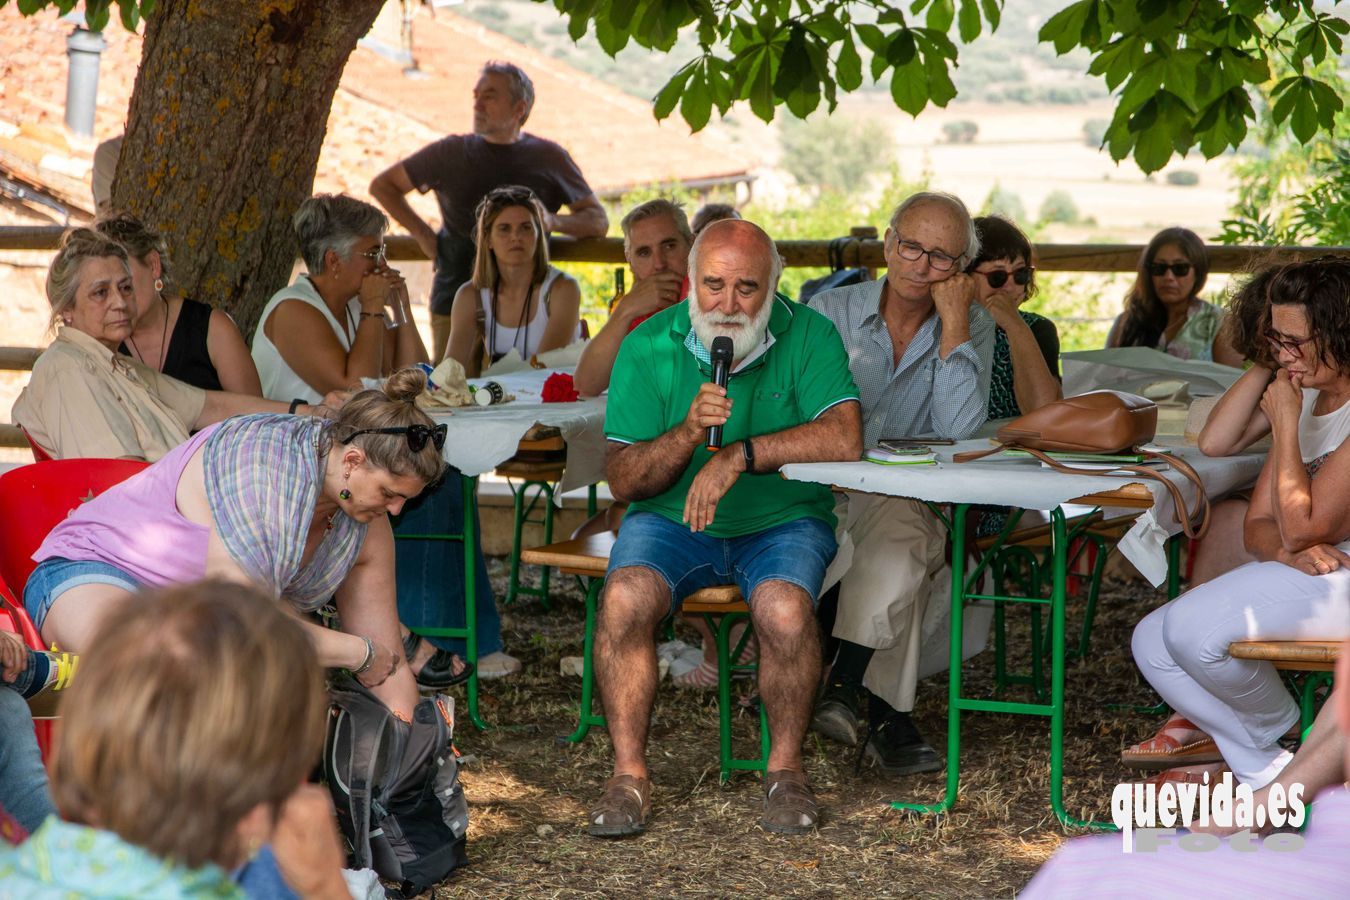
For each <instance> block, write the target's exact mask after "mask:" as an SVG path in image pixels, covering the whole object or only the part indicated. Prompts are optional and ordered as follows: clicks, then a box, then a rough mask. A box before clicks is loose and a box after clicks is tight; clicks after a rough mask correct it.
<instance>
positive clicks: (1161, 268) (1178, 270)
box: [1148, 262, 1191, 278]
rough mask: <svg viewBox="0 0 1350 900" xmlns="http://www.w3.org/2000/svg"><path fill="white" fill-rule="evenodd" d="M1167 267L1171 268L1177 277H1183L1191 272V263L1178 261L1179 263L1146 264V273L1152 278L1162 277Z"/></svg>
mask: <svg viewBox="0 0 1350 900" xmlns="http://www.w3.org/2000/svg"><path fill="white" fill-rule="evenodd" d="M1168 269H1171V270H1172V274H1173V275H1175V276H1177V277H1178V278H1185V277H1186V276H1187V275H1189V274H1190V273H1191V264H1190V263H1188V262H1179V263H1160V262H1155V263H1149V264H1148V274H1150V275H1152V276H1153V277H1154V278H1161V277H1163V276H1164V275H1166V274H1167V270H1168Z"/></svg>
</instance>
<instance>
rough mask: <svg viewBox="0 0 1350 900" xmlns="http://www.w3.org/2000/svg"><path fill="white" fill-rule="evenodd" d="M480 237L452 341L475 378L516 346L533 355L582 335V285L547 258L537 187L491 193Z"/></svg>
mask: <svg viewBox="0 0 1350 900" xmlns="http://www.w3.org/2000/svg"><path fill="white" fill-rule="evenodd" d="M474 243H475V244H476V245H477V251H476V253H477V255H476V257H475V258H474V266H473V280H472V281H469V282H466V283H465V284H464V285H463V286H461V287H460V289H459V291H458V292H457V293H456V294H455V303H454V306H453V307H451V310H450V342H449V344H448V345H447V346H446V355H447V356H450V357H452V358H453V359H455V360H458V361H459V363H460V364H461V365H462V366H464V371H465V372H466V373H468V375H469V376H470V377H474V376H476V375H479V374H480V373H481V372H482V371H483V370H484V369H486V368H487V366H488V365H491V364H492V363H494V362H496V361H497V360H499V359H501V358H502V357H503V356H505V355H506V354H507V353H509V352H510V351H511V350H512V349H515V351H516V352H517V353H519V354H520V357H521V359H526V360H528V359H529V358H530V357H532V356H536V355H537V354H540V353H544V352H546V351H549V350H556V349H558V348H559V347H565V346H567V345H568V344H570V343H572V342H573V341H575V340H576V339H577V338H578V337H580V335H581V331H580V329H581V288H580V287H578V286H577V282H576V279H574V278H572V277H571V276H570V275H565V274H563V273H562V272H561V271H559V270H558V269H555V268H553V267H552V266H550V265H549V263H548V231H547V229H546V228H545V227H544V208H543V206H542V205H541V204H540V203H539V200H538V198H536V197H535V196H534V192H533V191H531V190H530V189H529V188H525V187H520V186H518V185H511V186H508V187H500V188H497V189H496V190H494V191H492V192H491V193H489V194H488V195H487V196H486V197H484V198H483V202H481V203H479V204H478V224H477V226H476V227H475V228H474ZM484 354H486V356H487V365H484V363H483V355H484Z"/></svg>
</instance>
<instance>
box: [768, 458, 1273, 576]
mask: <svg viewBox="0 0 1350 900" xmlns="http://www.w3.org/2000/svg"><path fill="white" fill-rule="evenodd" d="M1158 443H1159V444H1161V445H1163V446H1168V447H1171V448H1173V449H1174V450H1175V451H1176V452H1177V453H1178V454H1179V455H1180V456H1181V457H1182V458H1184V459H1185V460H1186V461H1187V462H1189V463H1190V464H1191V465H1192V466H1193V467H1194V468H1195V470H1196V473H1197V474H1198V475H1199V476H1200V480H1201V481H1202V482H1203V483H1204V485H1205V489H1206V491H1207V492H1208V494H1209V496H1210V497H1211V498H1220V497H1223V496H1224V495H1225V494H1228V493H1230V492H1232V491H1234V490H1237V489H1240V488H1243V487H1246V486H1248V485H1250V484H1251V483H1252V482H1253V481H1255V480H1256V476H1257V475H1258V474H1259V473H1260V471H1261V465H1262V463H1263V462H1264V460H1265V457H1264V455H1263V454H1260V453H1245V454H1241V455H1239V456H1229V457H1221V458H1211V457H1208V456H1205V455H1204V454H1202V453H1201V452H1200V451H1199V450H1198V449H1197V448H1195V447H1193V446H1190V445H1188V444H1186V443H1184V442H1182V441H1180V440H1175V439H1171V440H1169V439H1162V440H1159V441H1158ZM988 446H989V442H988V441H987V440H971V441H961V442H959V443H958V444H957V445H956V446H954V447H939V448H937V452H938V459H939V462H938V464H937V465H934V466H883V465H878V464H877V463H870V462H854V463H794V464H791V465H787V466H784V467H783V470H782V472H783V475H784V477H786V478H791V479H794V480H796V481H813V482H818V483H820V484H829V485H838V486H839V487H841V488H845V489H847V490H856V491H866V492H869V493H874V494H891V495H893V496H898V497H913V498H914V499H916V500H927V501H929V502H933V503H983V504H989V505H991V506H1015V507H1019V508H1021V509H1041V510H1048V509H1053V508H1055V507H1057V506H1060V505H1062V504H1064V503H1066V502H1067V501H1069V500H1072V499H1074V498H1076V497H1082V496H1085V495H1088V494H1096V493H1100V492H1102V491H1112V490H1117V489H1119V488H1122V487H1124V486H1125V485H1128V484H1140V483H1142V484H1143V485H1144V486H1145V487H1147V488H1148V490H1149V493H1151V494H1152V495H1153V507H1152V508H1151V509H1148V510H1145V511H1144V513H1143V514H1142V515H1140V517H1139V519H1138V521H1136V522H1135V524H1134V527H1133V528H1131V529H1130V531H1129V532H1128V533H1127V534H1126V535H1125V536H1124V537H1123V538H1122V539H1121V541H1120V544H1119V548H1120V551H1121V553H1123V554H1124V555H1125V557H1126V558H1127V559H1129V560H1130V562H1132V563H1134V565H1135V567H1136V568H1137V569H1138V570H1139V571H1140V573H1141V574H1142V575H1144V577H1146V578H1148V579H1149V581H1151V582H1152V583H1153V584H1154V585H1155V586H1156V585H1160V584H1162V583H1163V581H1164V580H1165V579H1166V578H1167V551H1166V541H1167V538H1168V537H1169V536H1170V535H1173V534H1176V533H1177V532H1179V531H1180V530H1181V525H1180V523H1179V522H1177V520H1176V516H1175V515H1174V513H1175V510H1174V508H1173V504H1172V497H1171V494H1169V493H1168V491H1167V489H1166V488H1164V487H1163V486H1162V485H1160V484H1158V483H1157V482H1154V481H1151V480H1150V481H1143V482H1141V481H1140V480H1139V479H1138V478H1135V477H1132V476H1124V477H1120V476H1095V475H1068V474H1065V473H1063V472H1057V471H1055V470H1054V469H1050V468H1046V467H1043V466H1042V465H1041V464H1040V463H1039V462H1038V461H1036V460H1035V459H1031V458H1027V457H1020V458H1019V457H1007V456H992V457H986V458H985V459H981V460H977V461H976V462H971V463H959V464H958V463H953V462H952V461H951V457H952V454H953V453H958V452H960V451H962V450H975V449H985V448H987V447H988ZM1161 471H1162V473H1163V474H1164V475H1166V476H1167V478H1168V479H1169V480H1171V481H1173V482H1175V483H1176V484H1177V485H1179V486H1180V487H1181V492H1182V496H1183V497H1185V498H1186V501H1187V503H1190V504H1192V505H1193V501H1194V499H1195V488H1194V487H1193V486H1192V485H1191V483H1190V482H1189V481H1187V480H1186V478H1185V477H1183V476H1182V475H1181V473H1179V472H1176V471H1174V470H1171V469H1164V470H1161Z"/></svg>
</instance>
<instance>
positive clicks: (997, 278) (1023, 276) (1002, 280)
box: [975, 266, 1036, 290]
mask: <svg viewBox="0 0 1350 900" xmlns="http://www.w3.org/2000/svg"><path fill="white" fill-rule="evenodd" d="M1035 271H1036V267H1035V266H1023V267H1022V268H1020V269H1018V270H1016V271H1015V272H1009V271H1008V270H1007V269H996V270H994V271H993V272H976V273H975V274H976V275H983V276H984V280H985V281H987V282H989V286H990V287H991V288H993V289H994V290H998V289H999V288H1001V287H1003V286H1004V285H1005V284H1007V283H1008V279H1009V278H1010V277H1011V278H1012V280H1013V284H1015V285H1017V286H1018V287H1026V286H1027V285H1029V284H1031V273H1032V272H1035Z"/></svg>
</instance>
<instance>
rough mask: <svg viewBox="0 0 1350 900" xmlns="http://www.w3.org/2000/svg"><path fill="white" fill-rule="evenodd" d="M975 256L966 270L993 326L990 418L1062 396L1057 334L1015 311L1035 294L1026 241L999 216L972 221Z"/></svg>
mask: <svg viewBox="0 0 1350 900" xmlns="http://www.w3.org/2000/svg"><path fill="white" fill-rule="evenodd" d="M975 227H976V229H978V230H979V232H980V254H979V256H977V257H975V259H974V260H972V261H971V263H970V265H969V266H967V267H966V271H967V272H968V273H970V274H973V275H974V276H975V286H976V289H977V290H978V291H979V296H978V298H977V299H978V300H979V301H980V304H981V305H982V306H983V307H984V308H985V310H987V311H988V313H989V315H990V316H991V317H993V319H994V323H995V324H996V325H998V331H997V333H996V335H995V338H994V369H993V375H992V377H991V378H990V381H989V418H990V419H1010V418H1015V417H1017V416H1020V415H1022V414H1023V413H1028V412H1031V411H1032V410H1034V409H1038V408H1039V407H1042V406H1044V405H1045V404H1047V403H1050V402H1052V401H1054V400H1058V399H1060V397H1062V396H1063V391H1062V388H1061V386H1060V377H1059V331H1058V330H1057V329H1056V328H1055V323H1054V322H1051V321H1050V320H1049V319H1047V318H1045V317H1044V316H1039V315H1037V314H1036V313H1033V312H1023V311H1022V310H1020V309H1019V308H1018V307H1020V306H1021V305H1022V304H1023V303H1024V302H1025V301H1026V300H1027V298H1029V297H1031V296H1033V295H1034V294H1035V293H1036V269H1035V267H1034V266H1032V264H1031V242H1030V241H1028V240H1027V236H1026V235H1024V234H1023V233H1022V232H1021V230H1020V229H1018V227H1017V226H1016V225H1014V224H1013V223H1012V222H1009V221H1008V220H1007V219H1003V218H1000V217H999V216H980V217H979V218H977V219H976V220H975Z"/></svg>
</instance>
